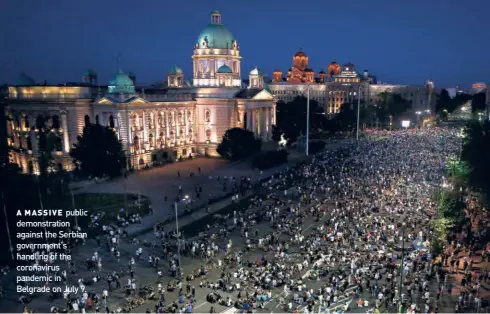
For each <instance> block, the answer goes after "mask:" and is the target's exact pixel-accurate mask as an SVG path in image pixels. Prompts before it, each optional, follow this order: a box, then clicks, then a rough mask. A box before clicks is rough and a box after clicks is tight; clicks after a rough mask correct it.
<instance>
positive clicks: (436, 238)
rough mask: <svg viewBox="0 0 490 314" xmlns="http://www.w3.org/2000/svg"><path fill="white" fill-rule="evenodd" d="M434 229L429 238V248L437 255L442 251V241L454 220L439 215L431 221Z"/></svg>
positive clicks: (444, 239) (444, 240)
mask: <svg viewBox="0 0 490 314" xmlns="http://www.w3.org/2000/svg"><path fill="white" fill-rule="evenodd" d="M431 224H432V229H433V231H434V233H433V235H432V239H431V249H432V253H433V254H434V255H439V254H441V253H442V252H443V251H444V243H445V242H446V237H447V234H448V232H449V231H450V230H451V228H452V227H453V226H454V222H453V220H452V219H450V218H444V217H439V218H437V219H434V220H432V221H431Z"/></svg>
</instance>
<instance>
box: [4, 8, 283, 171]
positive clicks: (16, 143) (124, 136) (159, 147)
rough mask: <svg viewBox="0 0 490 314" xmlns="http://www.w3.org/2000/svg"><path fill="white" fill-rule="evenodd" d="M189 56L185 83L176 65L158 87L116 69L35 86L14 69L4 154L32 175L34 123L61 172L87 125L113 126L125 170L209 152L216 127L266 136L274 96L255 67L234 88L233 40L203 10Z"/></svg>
mask: <svg viewBox="0 0 490 314" xmlns="http://www.w3.org/2000/svg"><path fill="white" fill-rule="evenodd" d="M192 60H193V70H194V71H193V82H194V85H193V86H185V85H184V72H183V71H182V69H180V68H179V67H178V66H176V65H174V66H172V67H171V68H170V70H169V71H168V73H167V79H168V87H166V88H153V87H151V88H142V87H137V86H135V83H134V82H135V79H136V77H135V76H134V74H131V73H125V72H123V71H119V72H118V73H116V75H115V76H114V78H113V79H112V80H111V81H110V82H109V84H108V85H104V86H102V85H97V74H96V73H95V71H93V70H89V71H87V72H85V73H84V74H83V77H82V82H83V83H80V84H64V85H37V84H36V83H35V81H34V80H33V79H32V78H30V77H29V76H27V75H25V74H22V75H21V76H20V77H19V80H18V81H17V82H16V84H15V85H14V86H9V93H8V98H7V100H6V101H7V106H6V109H5V115H6V117H7V120H8V121H7V122H8V123H7V134H8V141H9V144H10V145H11V147H12V153H11V156H10V158H11V160H12V161H13V162H15V163H17V164H19V165H20V166H21V168H22V169H23V171H24V172H26V173H39V167H38V163H37V156H38V143H37V139H38V136H37V133H38V131H39V130H38V129H37V127H36V126H37V125H38V123H39V121H43V123H45V124H46V125H47V127H49V129H50V130H51V131H50V132H51V133H52V136H54V137H55V138H56V143H57V145H56V149H55V151H54V152H53V156H54V161H55V164H56V167H58V168H63V169H66V170H71V169H73V163H72V160H71V158H70V157H69V151H70V149H71V147H72V146H73V144H74V143H76V141H77V136H78V135H80V134H81V133H82V131H83V128H84V126H85V125H87V124H88V123H99V124H102V125H105V126H108V127H110V128H112V129H113V130H114V132H115V133H116V135H117V136H118V138H119V139H120V140H121V142H122V144H123V147H124V149H125V151H126V154H127V156H128V161H129V163H128V166H129V167H130V168H133V169H139V168H141V167H145V166H146V165H151V164H152V163H153V162H155V161H165V160H175V159H177V158H181V157H182V158H186V157H189V156H195V155H208V156H215V155H217V152H216V147H217V145H218V143H219V142H221V139H222V137H223V135H224V133H225V132H226V130H228V129H230V128H233V127H239V128H245V129H247V130H250V131H252V132H254V134H255V136H256V137H257V138H261V139H263V140H264V141H267V140H270V139H271V137H272V125H273V124H275V108H276V105H275V98H274V97H273V95H272V94H271V93H270V90H269V89H268V88H267V86H266V85H265V83H264V78H263V73H262V72H261V71H260V70H259V69H258V68H255V69H252V71H251V72H250V73H249V81H250V82H253V83H252V84H250V86H248V88H246V89H244V88H242V85H241V79H240V77H241V76H240V74H241V72H240V71H241V69H240V60H241V56H240V51H239V46H238V43H237V41H236V40H235V38H234V37H233V35H232V34H231V32H230V31H228V29H227V28H226V27H225V26H224V25H223V24H222V23H221V14H220V13H219V12H217V11H213V12H212V13H211V23H210V24H209V25H208V26H207V27H206V28H205V29H204V30H203V31H202V32H201V34H200V35H199V37H198V40H197V43H196V44H195V46H194V54H193V56H192ZM41 118H42V119H41ZM51 133H50V134H51Z"/></svg>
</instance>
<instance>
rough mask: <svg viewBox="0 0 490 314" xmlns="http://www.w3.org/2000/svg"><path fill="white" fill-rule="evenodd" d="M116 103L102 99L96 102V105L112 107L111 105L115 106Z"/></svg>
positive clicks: (109, 99)
mask: <svg viewBox="0 0 490 314" xmlns="http://www.w3.org/2000/svg"><path fill="white" fill-rule="evenodd" d="M115 103H116V102H115V101H114V99H112V98H110V97H102V98H101V99H99V100H98V101H97V104H98V105H112V104H115Z"/></svg>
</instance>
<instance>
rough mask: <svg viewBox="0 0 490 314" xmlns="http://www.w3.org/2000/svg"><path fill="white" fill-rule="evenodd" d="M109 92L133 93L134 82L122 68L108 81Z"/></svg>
mask: <svg viewBox="0 0 490 314" xmlns="http://www.w3.org/2000/svg"><path fill="white" fill-rule="evenodd" d="M108 93H109V94H134V93H135V90H134V82H133V80H131V78H129V75H128V74H127V73H124V72H123V71H122V70H119V72H118V73H117V74H116V75H115V76H114V78H113V79H112V80H111V81H110V82H109V88H108Z"/></svg>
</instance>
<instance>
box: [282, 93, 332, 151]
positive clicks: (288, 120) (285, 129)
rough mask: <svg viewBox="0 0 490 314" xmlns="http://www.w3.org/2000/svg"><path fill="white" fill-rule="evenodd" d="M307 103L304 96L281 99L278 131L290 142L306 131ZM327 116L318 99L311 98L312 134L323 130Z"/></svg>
mask: <svg viewBox="0 0 490 314" xmlns="http://www.w3.org/2000/svg"><path fill="white" fill-rule="evenodd" d="M306 105H307V99H306V97H303V96H298V97H295V98H294V99H293V100H292V101H290V102H287V103H285V102H283V101H279V102H278V103H277V106H276V116H277V119H276V120H277V125H276V127H277V129H278V130H277V133H278V134H279V136H280V135H281V134H283V133H284V137H285V138H286V139H287V140H288V141H289V142H290V143H292V142H294V141H296V139H297V138H298V136H299V135H300V134H305V133H306ZM325 120H326V117H325V115H324V112H323V108H321V107H320V106H319V104H318V102H317V101H315V100H312V99H310V134H311V133H315V132H316V131H319V130H322V129H323V127H324V123H325Z"/></svg>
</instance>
